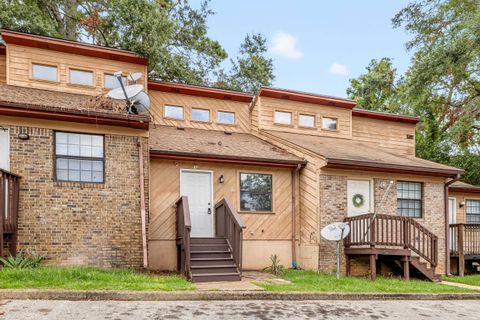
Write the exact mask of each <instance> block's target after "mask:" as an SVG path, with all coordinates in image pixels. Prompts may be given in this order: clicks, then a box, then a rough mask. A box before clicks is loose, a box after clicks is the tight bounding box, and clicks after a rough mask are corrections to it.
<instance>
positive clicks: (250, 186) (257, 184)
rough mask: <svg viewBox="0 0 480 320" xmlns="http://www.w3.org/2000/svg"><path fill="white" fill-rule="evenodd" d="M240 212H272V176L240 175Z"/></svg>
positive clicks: (257, 174)
mask: <svg viewBox="0 0 480 320" xmlns="http://www.w3.org/2000/svg"><path fill="white" fill-rule="evenodd" d="M240 211H272V175H271V174H259V173H240Z"/></svg>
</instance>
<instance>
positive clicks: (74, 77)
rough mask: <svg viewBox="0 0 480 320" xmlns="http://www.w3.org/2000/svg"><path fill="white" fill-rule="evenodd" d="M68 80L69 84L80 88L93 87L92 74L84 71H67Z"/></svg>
mask: <svg viewBox="0 0 480 320" xmlns="http://www.w3.org/2000/svg"><path fill="white" fill-rule="evenodd" d="M69 79H70V83H71V84H78V85H82V86H93V72H92V71H84V70H76V69H70V70H69Z"/></svg>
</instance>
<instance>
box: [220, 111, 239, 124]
mask: <svg viewBox="0 0 480 320" xmlns="http://www.w3.org/2000/svg"><path fill="white" fill-rule="evenodd" d="M220 112H223V113H232V114H233V123H225V122H220V121H219V118H218V114H219V113H220ZM216 116H217V124H219V125H222V126H236V125H237V113H236V112H235V111H226V110H217V112H216Z"/></svg>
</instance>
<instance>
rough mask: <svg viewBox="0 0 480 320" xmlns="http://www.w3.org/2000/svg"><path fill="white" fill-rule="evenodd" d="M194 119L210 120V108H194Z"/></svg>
mask: <svg viewBox="0 0 480 320" xmlns="http://www.w3.org/2000/svg"><path fill="white" fill-rule="evenodd" d="M192 120H194V121H202V122H208V121H210V110H207V109H198V108H192Z"/></svg>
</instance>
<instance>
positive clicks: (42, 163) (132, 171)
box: [10, 126, 149, 268]
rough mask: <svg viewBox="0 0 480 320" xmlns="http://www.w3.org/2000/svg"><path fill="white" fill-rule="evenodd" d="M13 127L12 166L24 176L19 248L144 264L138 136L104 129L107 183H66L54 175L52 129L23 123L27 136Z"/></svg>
mask: <svg viewBox="0 0 480 320" xmlns="http://www.w3.org/2000/svg"><path fill="white" fill-rule="evenodd" d="M10 129H11V130H10V137H11V138H10V143H11V153H10V157H11V171H12V172H14V173H16V174H19V175H20V176H22V179H21V180H20V205H19V233H18V249H19V250H20V249H27V248H28V249H32V250H35V251H37V252H39V253H45V254H47V262H48V263H51V264H56V265H93V266H99V267H132V268H138V267H141V266H142V263H143V258H142V238H141V217H140V188H139V166H138V147H137V141H138V138H137V137H131V136H119V135H105V183H104V184H85V183H76V182H75V183H74V182H68V183H65V182H55V181H54V179H53V177H54V174H53V171H54V145H53V136H54V131H53V130H50V129H43V128H23V131H24V132H25V131H27V132H28V133H29V135H30V139H29V140H26V141H24V140H20V139H18V138H17V134H18V133H19V131H20V128H19V127H16V126H12V127H10ZM142 139H144V152H145V153H144V159H145V161H144V165H145V192H146V194H148V185H149V184H148V176H149V174H148V169H149V161H148V142H147V140H146V139H145V138H142ZM146 203H147V204H148V198H147V199H146ZM147 212H148V208H147Z"/></svg>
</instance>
